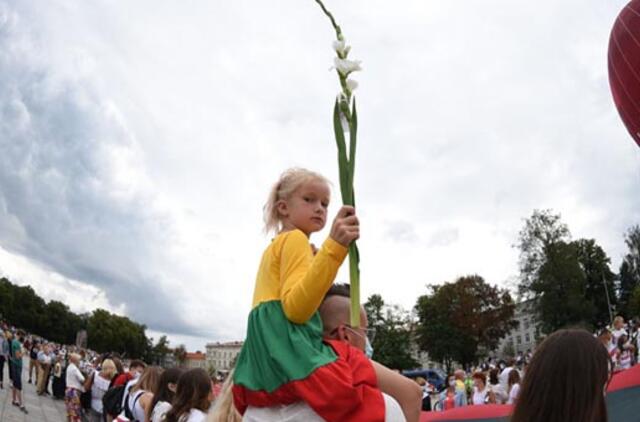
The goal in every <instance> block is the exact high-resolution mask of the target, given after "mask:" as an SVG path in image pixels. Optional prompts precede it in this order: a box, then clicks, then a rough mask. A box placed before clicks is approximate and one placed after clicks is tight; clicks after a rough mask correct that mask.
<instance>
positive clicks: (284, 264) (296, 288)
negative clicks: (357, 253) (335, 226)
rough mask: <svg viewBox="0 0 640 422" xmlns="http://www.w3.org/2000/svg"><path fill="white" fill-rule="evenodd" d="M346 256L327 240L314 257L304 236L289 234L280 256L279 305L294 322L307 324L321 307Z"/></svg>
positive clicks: (331, 241)
mask: <svg viewBox="0 0 640 422" xmlns="http://www.w3.org/2000/svg"><path fill="white" fill-rule="evenodd" d="M347 252H348V250H347V248H345V247H344V246H342V245H341V244H339V243H338V242H336V241H335V240H333V239H331V238H327V240H325V242H324V243H323V244H322V247H321V248H320V250H319V251H318V253H316V255H315V256H313V253H312V252H311V246H310V245H309V239H308V238H307V236H306V235H305V234H304V233H302V232H301V231H299V230H295V231H292V232H291V233H290V234H289V236H288V237H287V239H285V241H284V244H283V246H282V252H281V255H280V286H281V288H280V301H281V302H282V307H283V309H284V313H285V315H286V316H287V318H288V319H289V320H290V321H291V322H293V323H296V324H304V323H305V322H307V321H308V320H309V318H311V316H312V315H313V313H314V312H315V311H316V310H317V309H318V308H319V307H320V303H321V302H322V299H323V298H324V295H325V294H326V293H327V291H328V290H329V288H330V287H331V284H333V280H334V279H335V278H336V274H337V273H338V269H339V268H340V265H341V264H342V261H344V258H345V257H346V256H347Z"/></svg>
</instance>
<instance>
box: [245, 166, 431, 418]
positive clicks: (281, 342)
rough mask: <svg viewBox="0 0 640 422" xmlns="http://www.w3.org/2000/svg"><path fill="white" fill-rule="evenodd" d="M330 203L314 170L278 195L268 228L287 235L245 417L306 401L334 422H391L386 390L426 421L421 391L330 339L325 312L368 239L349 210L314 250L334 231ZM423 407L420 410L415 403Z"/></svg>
mask: <svg viewBox="0 0 640 422" xmlns="http://www.w3.org/2000/svg"><path fill="white" fill-rule="evenodd" d="M329 198H330V190H329V183H328V181H327V179H325V178H324V177H323V176H321V175H319V174H317V173H314V172H311V171H308V170H305V169H291V170H288V171H286V172H285V173H284V174H283V175H282V176H281V177H280V180H279V181H278V183H276V185H275V186H274V187H273V189H272V191H271V194H270V196H269V200H268V202H267V204H266V206H265V223H266V229H267V231H271V230H273V231H275V232H276V234H277V235H276V237H275V238H274V239H273V241H272V242H271V244H270V245H269V246H268V247H267V249H266V250H265V252H264V254H263V256H262V261H261V263H260V267H259V270H258V275H257V279H256V286H255V291H254V295H253V309H252V311H251V313H250V314H249V321H248V327H247V337H246V341H245V343H244V346H243V348H242V351H241V353H240V355H239V357H238V363H237V366H236V371H235V374H234V379H233V382H234V387H233V395H234V403H235V406H236V407H237V409H238V410H239V412H240V413H244V412H245V410H246V409H247V407H249V406H252V407H271V406H278V405H290V404H294V403H299V402H305V403H306V404H307V405H308V406H309V407H311V408H312V409H313V410H314V411H315V412H316V413H317V414H318V415H319V416H320V417H322V418H323V419H325V420H327V421H346V420H360V421H383V420H384V419H385V405H384V400H383V397H382V394H381V391H380V389H379V388H378V386H380V388H381V389H382V390H383V391H384V392H385V393H388V394H389V395H391V396H393V397H394V398H395V399H396V400H397V401H398V402H399V403H400V404H401V405H402V406H403V412H404V414H405V416H406V418H407V420H409V421H411V422H413V421H417V420H418V418H419V414H420V403H421V394H420V390H419V388H416V392H417V394H416V397H415V400H413V397H402V394H403V392H404V391H403V390H402V389H401V388H398V386H399V385H400V384H402V381H399V382H398V378H402V376H401V375H399V374H396V373H394V372H392V371H390V370H388V369H387V368H385V367H383V366H382V365H379V364H376V363H373V362H372V361H370V360H369V359H367V358H366V356H365V355H364V353H362V351H360V350H358V349H356V348H354V347H352V346H350V345H349V344H347V343H345V342H339V341H333V340H325V341H323V338H322V321H321V319H320V316H319V314H318V312H317V311H318V308H319V306H320V304H321V302H322V299H323V297H324V295H325V293H326V292H327V291H328V290H329V288H330V287H331V285H332V284H333V281H334V279H335V277H336V273H337V272H338V269H339V268H340V265H341V264H342V262H343V260H344V259H345V257H346V256H347V248H348V246H349V244H350V243H351V242H353V241H354V240H356V239H358V237H359V235H360V227H359V222H358V218H357V217H356V215H355V210H354V208H353V207H349V206H344V207H342V208H341V209H340V211H339V212H338V214H337V216H336V218H335V220H334V221H333V225H332V227H331V232H330V234H329V237H328V238H327V239H326V240H325V242H324V243H323V244H322V246H321V247H320V249H319V250H317V252H315V251H314V250H313V249H312V245H311V244H310V243H309V236H310V235H311V234H312V233H315V232H318V231H320V230H322V229H323V228H324V226H325V223H326V220H327V209H328V206H329ZM314 252H315V254H314ZM354 329H356V328H354ZM396 377H398V378H396ZM399 396H400V397H399ZM414 401H415V408H414V406H412V405H411V406H409V405H407V403H411V404H413V402H414ZM403 404H404V405H403Z"/></svg>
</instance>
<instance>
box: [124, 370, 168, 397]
mask: <svg viewBox="0 0 640 422" xmlns="http://www.w3.org/2000/svg"><path fill="white" fill-rule="evenodd" d="M161 374H162V368H160V367H159V366H148V367H146V368H145V370H144V372H143V373H142V375H140V379H139V380H138V382H137V383H136V384H135V385H134V386H133V387H131V393H135V392H136V391H138V390H143V391H149V392H152V391H156V388H157V386H158V383H159V382H160V375H161Z"/></svg>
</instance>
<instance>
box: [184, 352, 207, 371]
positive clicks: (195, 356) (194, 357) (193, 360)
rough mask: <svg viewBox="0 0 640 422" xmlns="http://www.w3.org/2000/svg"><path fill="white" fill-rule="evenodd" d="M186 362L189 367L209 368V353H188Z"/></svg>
mask: <svg viewBox="0 0 640 422" xmlns="http://www.w3.org/2000/svg"><path fill="white" fill-rule="evenodd" d="M184 364H185V366H186V367H187V368H201V369H204V370H205V371H206V370H207V355H206V354H204V353H202V352H201V351H199V350H198V351H197V352H195V353H187V355H186V358H185V361H184Z"/></svg>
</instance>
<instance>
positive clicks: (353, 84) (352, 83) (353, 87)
mask: <svg viewBox="0 0 640 422" xmlns="http://www.w3.org/2000/svg"><path fill="white" fill-rule="evenodd" d="M347 88H349V91H351V92H353V91H355V90H356V88H358V82H357V81H354V80H353V79H347Z"/></svg>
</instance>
